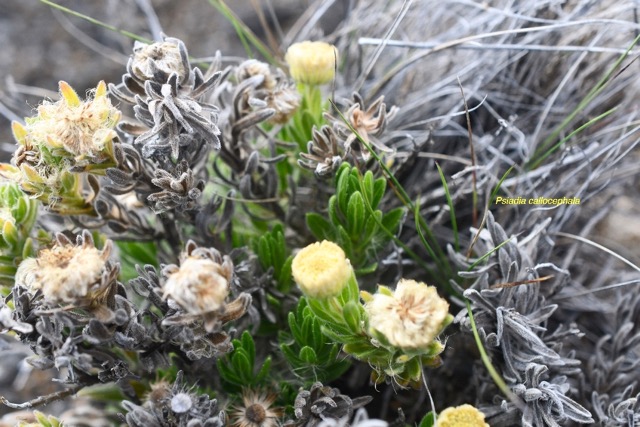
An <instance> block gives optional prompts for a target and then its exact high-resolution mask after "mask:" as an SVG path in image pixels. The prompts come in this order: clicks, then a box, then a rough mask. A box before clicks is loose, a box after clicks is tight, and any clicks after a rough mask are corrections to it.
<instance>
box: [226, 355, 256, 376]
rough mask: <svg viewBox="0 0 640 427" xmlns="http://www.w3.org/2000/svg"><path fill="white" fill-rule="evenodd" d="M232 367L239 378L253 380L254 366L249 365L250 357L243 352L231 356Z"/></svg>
mask: <svg viewBox="0 0 640 427" xmlns="http://www.w3.org/2000/svg"><path fill="white" fill-rule="evenodd" d="M231 365H232V366H233V369H234V371H235V372H236V373H237V374H238V376H240V377H242V378H251V377H252V376H253V369H252V368H253V366H252V365H251V364H250V363H249V357H247V354H246V353H245V352H243V351H235V352H234V353H233V356H231Z"/></svg>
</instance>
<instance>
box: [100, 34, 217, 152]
mask: <svg viewBox="0 0 640 427" xmlns="http://www.w3.org/2000/svg"><path fill="white" fill-rule="evenodd" d="M215 68H216V67H212V68H211V70H213V69H215ZM225 75H226V74H225ZM221 78H222V72H220V71H216V72H213V71H211V72H207V74H206V76H205V75H203V74H202V71H200V69H199V68H197V67H194V68H193V69H192V68H191V65H190V63H189V55H188V52H187V48H186V47H185V45H184V43H183V42H182V41H180V40H178V39H175V38H171V37H165V38H164V40H163V42H159V43H154V44H152V45H148V46H146V45H141V44H136V46H135V47H134V54H133V55H132V57H131V58H129V62H128V63H127V73H126V74H125V75H124V76H123V77H122V84H121V85H118V86H115V85H109V90H110V91H111V93H112V94H113V95H114V96H115V97H116V98H118V99H120V100H121V101H124V102H127V103H129V104H132V105H134V113H135V116H136V118H137V119H138V120H139V121H140V123H141V124H142V126H140V125H139V124H130V123H126V124H123V125H121V129H122V130H123V131H125V132H127V133H130V134H131V135H132V136H135V137H136V138H135V142H136V143H137V144H140V145H142V146H143V147H142V150H141V152H142V154H143V156H144V157H147V158H153V159H154V160H156V161H159V162H160V163H165V162H167V161H168V163H171V161H175V160H177V159H187V160H190V161H192V160H194V159H195V158H200V155H201V154H202V150H204V149H207V146H208V145H211V146H212V147H213V148H214V149H219V148H220V141H219V139H218V135H219V134H220V130H219V129H218V127H217V122H218V117H217V114H216V113H217V112H218V108H217V107H216V106H214V105H211V104H208V103H206V102H204V101H203V97H204V96H205V95H206V94H207V92H209V91H210V90H212V89H213V87H214V86H215V85H216V84H217V83H218V82H219V81H220V79H221ZM168 156H170V157H171V159H170V160H169V159H168V158H167V157H168Z"/></svg>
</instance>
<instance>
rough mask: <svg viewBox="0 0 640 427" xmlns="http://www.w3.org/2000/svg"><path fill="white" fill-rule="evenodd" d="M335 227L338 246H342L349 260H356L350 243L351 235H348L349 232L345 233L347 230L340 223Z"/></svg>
mask: <svg viewBox="0 0 640 427" xmlns="http://www.w3.org/2000/svg"><path fill="white" fill-rule="evenodd" d="M337 228H338V244H339V246H340V247H342V249H343V250H344V253H345V254H346V255H347V258H349V260H350V261H351V262H355V261H356V260H355V259H353V258H354V257H353V255H354V252H353V244H352V243H351V237H350V236H349V233H347V231H346V230H345V229H344V227H343V226H341V225H339V226H338V227H337Z"/></svg>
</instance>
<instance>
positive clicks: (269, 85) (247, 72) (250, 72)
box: [236, 59, 276, 90]
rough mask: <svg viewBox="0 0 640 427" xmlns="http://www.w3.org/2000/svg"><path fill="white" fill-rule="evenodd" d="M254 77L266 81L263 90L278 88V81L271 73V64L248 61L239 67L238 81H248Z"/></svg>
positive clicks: (262, 85)
mask: <svg viewBox="0 0 640 427" xmlns="http://www.w3.org/2000/svg"><path fill="white" fill-rule="evenodd" d="M253 76H263V77H264V80H263V81H262V84H261V85H260V88H262V89H269V90H271V89H273V88H274V87H275V86H276V79H275V77H274V75H273V73H271V69H270V68H269V64H267V63H264V62H261V61H258V60H257V59H247V60H246V61H244V62H243V63H242V64H240V65H239V66H238V69H237V70H236V78H237V79H238V81H239V82H240V81H242V80H246V79H248V78H251V77H253Z"/></svg>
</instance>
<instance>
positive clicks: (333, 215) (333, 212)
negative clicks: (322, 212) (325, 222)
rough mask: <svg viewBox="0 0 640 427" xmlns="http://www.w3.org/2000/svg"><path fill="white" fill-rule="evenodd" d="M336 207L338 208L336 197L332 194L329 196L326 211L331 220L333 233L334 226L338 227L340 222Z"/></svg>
mask: <svg viewBox="0 0 640 427" xmlns="http://www.w3.org/2000/svg"><path fill="white" fill-rule="evenodd" d="M338 209H339V208H338V198H337V197H336V195H335V194H334V195H333V196H331V197H330V198H329V209H327V212H328V213H329V220H330V221H331V223H332V224H333V227H334V233H335V227H338V226H339V225H340V224H341V221H340V212H338ZM336 237H337V236H336Z"/></svg>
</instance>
